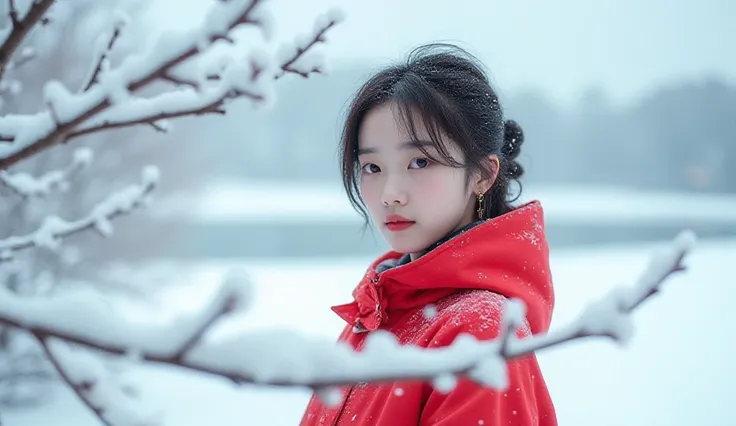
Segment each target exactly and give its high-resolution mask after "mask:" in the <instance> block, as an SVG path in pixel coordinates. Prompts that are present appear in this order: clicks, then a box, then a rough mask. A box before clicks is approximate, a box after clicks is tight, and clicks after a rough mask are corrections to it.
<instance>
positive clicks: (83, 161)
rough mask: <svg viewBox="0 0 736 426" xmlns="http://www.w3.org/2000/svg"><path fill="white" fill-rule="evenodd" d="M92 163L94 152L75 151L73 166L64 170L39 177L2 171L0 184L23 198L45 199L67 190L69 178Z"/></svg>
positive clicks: (83, 149) (70, 165) (84, 149)
mask: <svg viewBox="0 0 736 426" xmlns="http://www.w3.org/2000/svg"><path fill="white" fill-rule="evenodd" d="M91 161H92V150H91V149H89V148H79V149H77V150H76V151H74V157H73V160H72V162H71V164H69V166H67V167H66V168H64V169H61V170H51V171H49V172H46V173H44V174H43V175H41V176H39V177H35V176H31V175H30V174H28V173H9V172H6V171H0V184H2V185H4V186H5V187H7V188H8V189H10V190H11V191H13V192H15V193H16V194H18V195H19V196H21V197H23V198H31V197H44V196H46V195H48V194H49V193H50V192H51V191H52V190H54V189H57V188H60V189H65V186H66V184H67V183H68V181H69V178H71V177H72V176H73V175H75V174H77V173H79V172H81V171H82V170H84V169H85V168H87V167H88V166H89V164H90V162H91Z"/></svg>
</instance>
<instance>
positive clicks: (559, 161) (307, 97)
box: [187, 66, 736, 192]
mask: <svg viewBox="0 0 736 426" xmlns="http://www.w3.org/2000/svg"><path fill="white" fill-rule="evenodd" d="M370 71H371V69H370V68H368V67H365V68H360V67H357V66H356V67H355V68H352V69H347V68H342V69H335V70H333V71H332V72H331V73H330V74H329V75H328V76H323V77H316V78H311V79H309V80H303V79H299V78H296V77H295V78H289V79H288V81H286V79H285V80H284V81H281V82H279V83H278V85H277V95H278V99H277V102H276V104H275V105H274V106H273V108H271V109H270V110H266V111H260V112H259V111H254V110H253V109H252V107H251V106H249V105H247V104H246V105H244V104H240V105H237V106H235V107H234V108H232V109H231V110H230V113H229V114H228V115H227V116H226V117H224V118H206V119H204V120H197V121H195V122H193V124H192V129H191V130H192V132H190V131H189V130H187V139H190V138H191V139H190V140H192V139H194V140H199V141H200V142H201V140H202V139H201V138H203V137H206V139H208V140H210V141H212V142H210V143H208V144H201V143H200V144H197V143H193V144H191V145H193V146H197V147H202V148H201V149H203V150H204V152H203V155H204V154H206V153H207V152H209V153H214V152H217V151H216V150H215V149H214V147H213V146H212V144H213V143H222V144H224V145H225V146H224V147H223V148H222V149H227V150H228V152H230V153H232V155H227V156H219V155H218V156H217V157H216V158H215V157H214V156H213V157H210V161H211V163H210V164H211V167H212V169H211V170H212V171H213V172H216V173H217V174H218V176H219V177H228V178H243V179H247V178H258V179H300V180H305V179H306V180H326V179H339V175H338V171H337V162H336V159H337V157H336V146H337V139H338V136H339V129H340V123H341V119H342V117H343V113H344V109H345V104H346V102H347V100H348V99H349V97H350V95H351V94H352V93H353V92H354V91H355V90H356V88H357V87H358V85H359V84H360V82H361V81H362V80H363V78H364V77H365V76H366V75H367V73H368V72H370ZM506 95H507V97H506V98H505V99H503V101H504V105H505V108H506V115H507V116H508V117H509V118H513V119H515V120H517V121H518V122H519V123H520V124H521V125H522V127H523V128H524V130H525V133H526V142H525V146H524V153H523V154H522V156H521V161H522V164H523V165H524V166H525V168H526V170H527V175H526V178H525V179H526V182H527V183H577V182H583V183H604V184H622V185H635V186H639V187H646V188H662V189H677V190H697V191H709V192H711V191H713V192H736V167H734V166H733V165H736V87H735V86H733V85H729V84H728V83H726V82H724V81H720V80H717V79H714V78H707V77H703V78H702V79H700V80H687V81H681V82H679V83H677V84H672V85H669V86H663V87H660V88H657V89H656V90H651V91H650V92H649V93H648V94H646V95H642V97H641V98H639V99H638V101H636V102H634V103H631V104H630V105H629V106H627V107H624V108H621V107H616V106H613V105H612V104H611V103H609V102H608V101H607V99H606V98H605V96H603V95H601V94H600V93H597V92H595V91H590V92H589V93H588V94H587V95H585V96H583V97H582V99H581V100H580V102H579V103H578V104H577V105H576V106H575V107H574V108H562V107H561V106H559V105H556V104H554V103H552V102H550V101H549V100H547V99H546V98H545V97H544V95H543V94H541V93H537V92H534V91H528V92H525V93H510V94H509V93H506ZM208 120H209V123H210V124H211V125H207V122H208ZM198 131H199V132H198ZM200 132H201V133H200ZM202 133H206V136H204V135H203V134H202ZM203 158H206V157H204V156H203ZM210 176H211V175H210Z"/></svg>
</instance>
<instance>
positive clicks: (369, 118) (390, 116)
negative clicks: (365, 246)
mask: <svg viewBox="0 0 736 426" xmlns="http://www.w3.org/2000/svg"><path fill="white" fill-rule="evenodd" d="M415 121H416V125H417V129H416V131H417V136H419V138H418V139H419V140H426V141H427V144H426V145H425V150H426V151H427V152H429V153H430V154H432V156H433V157H435V158H441V157H440V156H439V155H438V154H437V152H436V150H435V149H434V148H433V147H432V145H431V142H429V141H430V137H429V133H428V132H427V130H426V128H424V127H423V126H422V124H421V122H422V120H415ZM449 145H451V146H449V147H448V151H449V152H450V154H451V155H452V157H453V158H454V159H455V161H456V162H458V163H463V162H464V161H463V157H462V153H461V151H460V150H459V149H458V148H457V146H455V144H454V143H451V144H449ZM358 147H359V156H358V159H359V161H360V166H361V170H360V193H361V197H362V198H363V201H364V202H365V204H366V207H367V208H368V211H369V213H370V215H371V218H372V220H373V222H374V223H375V224H376V226H377V227H378V228H379V229H380V230H381V233H382V234H383V236H384V237H385V238H386V240H387V241H388V243H389V244H390V245H391V248H392V249H393V250H395V251H397V252H399V253H411V254H412V258H416V257H418V256H421V255H422V254H423V251H424V250H426V249H427V248H428V247H429V246H430V245H432V244H434V243H435V242H437V241H438V240H440V239H441V238H443V237H444V236H446V235H447V234H449V233H450V232H452V231H454V230H456V229H459V228H461V227H462V226H464V225H466V224H468V223H470V222H471V220H472V219H473V213H474V211H475V208H476V196H475V192H476V191H475V190H474V185H473V184H466V179H465V173H466V169H463V168H457V167H450V166H445V165H442V164H438V163H433V162H431V161H430V160H429V159H428V158H427V157H426V155H424V153H422V151H420V150H419V149H418V148H417V146H416V145H415V144H414V143H412V142H411V137H410V136H409V134H407V132H406V131H405V130H404V129H403V128H402V126H401V125H400V122H399V121H398V116H396V115H395V114H394V110H393V106H392V104H391V103H387V104H384V105H381V106H379V107H377V108H375V109H373V110H371V111H370V112H368V114H367V115H366V116H365V118H364V120H363V123H362V125H361V127H360V132H359V135H358ZM471 182H473V181H472V180H471Z"/></svg>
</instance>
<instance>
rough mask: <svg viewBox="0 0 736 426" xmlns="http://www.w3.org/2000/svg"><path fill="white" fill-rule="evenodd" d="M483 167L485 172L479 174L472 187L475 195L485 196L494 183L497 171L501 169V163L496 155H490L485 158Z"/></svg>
mask: <svg viewBox="0 0 736 426" xmlns="http://www.w3.org/2000/svg"><path fill="white" fill-rule="evenodd" d="M484 166H485V168H486V170H487V172H486V173H481V174H480V175H479V176H478V179H477V180H476V182H475V184H474V185H473V188H474V192H475V193H476V194H485V193H486V192H488V190H489V189H491V187H492V186H493V183H494V182H496V178H497V177H498V171H499V170H500V168H501V161H500V160H499V159H498V155H496V154H491V155H489V156H488V157H486V159H485V164H484Z"/></svg>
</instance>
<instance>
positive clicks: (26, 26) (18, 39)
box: [0, 0, 55, 170]
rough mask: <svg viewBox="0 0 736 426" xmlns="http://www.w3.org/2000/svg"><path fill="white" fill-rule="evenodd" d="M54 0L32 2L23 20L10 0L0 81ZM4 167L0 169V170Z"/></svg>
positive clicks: (1, 50)
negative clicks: (8, 21)
mask: <svg viewBox="0 0 736 426" xmlns="http://www.w3.org/2000/svg"><path fill="white" fill-rule="evenodd" d="M54 1H55V0H39V1H34V2H33V4H32V5H31V8H30V10H29V11H28V13H27V14H26V16H25V17H23V19H19V18H18V10H17V9H16V7H15V2H14V1H12V0H10V4H9V5H10V19H11V21H12V22H13V29H12V30H11V32H10V35H9V36H8V38H7V39H6V40H5V43H3V45H2V46H0V81H2V79H3V76H4V75H5V69H6V67H7V66H8V63H9V62H10V60H11V58H12V57H13V54H14V53H15V51H16V50H17V49H18V47H20V45H21V43H23V40H24V39H25V38H26V37H27V36H28V34H29V33H30V32H31V30H32V29H33V27H35V26H36V24H38V23H40V22H42V21H43V15H45V14H46V12H47V11H48V10H49V8H50V7H51V5H52V4H53V3H54ZM3 168H4V167H0V170H1V169H3Z"/></svg>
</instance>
